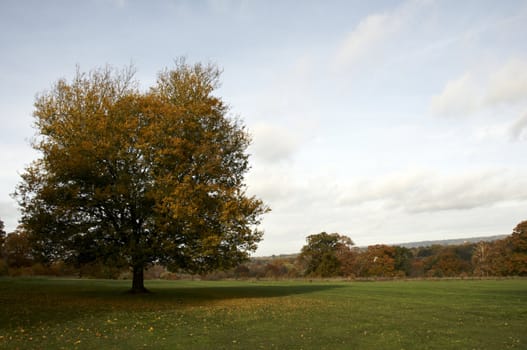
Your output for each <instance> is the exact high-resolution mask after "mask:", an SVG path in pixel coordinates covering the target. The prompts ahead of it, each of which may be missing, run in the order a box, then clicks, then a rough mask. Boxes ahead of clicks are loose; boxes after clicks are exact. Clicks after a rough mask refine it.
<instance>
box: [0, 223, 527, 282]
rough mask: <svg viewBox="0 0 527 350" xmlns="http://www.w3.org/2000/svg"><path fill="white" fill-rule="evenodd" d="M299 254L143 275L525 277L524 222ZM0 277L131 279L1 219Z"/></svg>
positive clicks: (327, 240) (310, 247)
mask: <svg viewBox="0 0 527 350" xmlns="http://www.w3.org/2000/svg"><path fill="white" fill-rule="evenodd" d="M306 241H307V242H306V245H305V246H304V247H303V248H302V250H301V252H300V253H299V254H292V255H282V256H272V257H265V258H263V257H261V258H252V259H251V260H250V261H248V262H246V263H243V264H240V265H238V266H237V267H235V268H230V269H228V270H225V271H216V272H209V273H206V274H202V275H186V274H184V272H183V271H181V272H179V273H178V272H175V273H174V272H169V271H168V270H167V269H166V268H165V267H164V266H162V265H159V264H151V265H150V266H149V267H148V269H147V270H146V272H145V278H147V279H148V278H164V279H178V278H202V279H288V278H332V277H340V278H352V279H354V278H356V279H361V278H441V277H504V276H527V221H523V222H521V223H519V224H518V225H517V226H516V227H515V228H514V230H513V232H512V234H510V235H508V236H507V237H505V238H504V239H500V240H495V241H491V242H487V241H481V242H478V243H465V244H458V245H439V244H434V245H431V246H425V247H416V248H406V247H402V246H391V245H384V244H378V245H371V246H368V247H364V248H363V247H356V246H355V245H354V243H353V241H352V240H351V239H350V238H349V237H347V236H345V235H340V234H338V233H326V232H321V233H319V234H314V235H310V236H308V237H307V240H306ZM0 244H1V257H2V259H0V275H11V276H20V275H55V276H64V275H69V276H71V275H76V276H79V277H96V278H131V272H130V271H129V269H128V268H127V267H126V266H119V265H111V264H108V263H103V262H101V261H91V262H90V263H85V264H83V263H80V262H79V261H55V262H53V263H49V262H46V260H45V259H43V257H42V256H39V255H38V253H37V252H38V251H37V250H34V249H33V247H32V244H31V240H30V239H29V237H28V235H27V234H26V233H25V232H23V231H17V232H13V233H10V234H6V233H5V231H4V228H3V222H1V220H0Z"/></svg>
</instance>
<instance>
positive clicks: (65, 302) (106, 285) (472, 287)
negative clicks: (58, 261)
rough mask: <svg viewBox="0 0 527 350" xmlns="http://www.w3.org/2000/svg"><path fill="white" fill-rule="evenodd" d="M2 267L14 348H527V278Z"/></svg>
mask: <svg viewBox="0 0 527 350" xmlns="http://www.w3.org/2000/svg"><path fill="white" fill-rule="evenodd" d="M146 285H147V287H148V288H149V289H150V290H151V291H152V292H153V293H152V294H148V295H139V296H138V295H129V294H126V291H127V289H128V288H129V287H130V281H103V280H75V279H71V280H68V279H44V278H31V279H0V348H2V349H61V348H64V349H142V348H149V349H509V348H511V349H527V280H519V279H517V280H500V281H493V280H484V281H460V280H457V281H411V282H410V281H396V282H313V283H310V282H308V281H306V282H297V281H295V282H198V281H195V282H192V281H175V282H169V281H147V283H146Z"/></svg>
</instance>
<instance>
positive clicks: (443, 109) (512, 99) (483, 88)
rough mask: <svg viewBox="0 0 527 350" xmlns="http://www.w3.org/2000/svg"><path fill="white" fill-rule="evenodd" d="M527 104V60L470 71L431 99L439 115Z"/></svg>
mask: <svg viewBox="0 0 527 350" xmlns="http://www.w3.org/2000/svg"><path fill="white" fill-rule="evenodd" d="M526 103H527V60H522V59H519V58H512V59H510V60H509V61H508V62H506V63H504V64H503V65H502V66H500V67H497V68H495V69H494V70H492V71H487V72H479V73H476V72H474V71H468V72H466V73H464V74H463V75H462V76H461V77H459V78H457V79H454V80H450V81H449V82H447V84H446V85H445V87H444V89H443V91H442V92H441V93H440V94H439V95H436V96H433V97H432V99H431V108H432V111H433V112H434V113H436V114H439V115H456V116H466V115H469V114H473V113H476V112H481V111H484V110H486V109H493V108H497V107H503V106H506V107H507V106H516V105H524V104H526Z"/></svg>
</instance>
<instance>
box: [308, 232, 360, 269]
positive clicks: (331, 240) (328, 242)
mask: <svg viewBox="0 0 527 350" xmlns="http://www.w3.org/2000/svg"><path fill="white" fill-rule="evenodd" d="M352 246H353V241H352V240H351V238H349V237H347V236H343V235H339V234H338V233H331V234H328V233H326V232H321V233H319V234H315V235H310V236H308V237H307V244H306V245H305V246H303V247H302V250H301V252H300V256H299V259H300V261H301V262H302V263H303V265H304V266H305V274H306V275H308V276H316V277H333V276H338V275H340V274H341V273H342V271H341V261H340V259H339V257H341V256H343V255H344V252H349V251H350V250H351V247H352Z"/></svg>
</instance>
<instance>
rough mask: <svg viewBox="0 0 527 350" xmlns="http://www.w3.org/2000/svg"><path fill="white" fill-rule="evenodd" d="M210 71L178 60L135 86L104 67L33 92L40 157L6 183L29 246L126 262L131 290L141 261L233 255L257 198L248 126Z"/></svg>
mask: <svg viewBox="0 0 527 350" xmlns="http://www.w3.org/2000/svg"><path fill="white" fill-rule="evenodd" d="M219 75H220V72H219V70H218V69H217V68H216V67H214V66H210V65H208V66H204V65H201V64H196V65H192V66H191V65H188V64H186V63H185V62H184V61H183V60H180V61H178V62H177V63H176V67H175V68H174V69H173V70H165V71H163V72H161V73H160V74H159V76H158V79H157V83H156V84H155V85H154V86H153V87H152V88H151V89H150V91H148V92H145V93H142V92H140V91H139V90H138V88H137V84H136V82H135V81H134V80H133V76H134V72H133V70H132V69H125V70H123V71H116V70H114V69H111V68H105V69H98V70H94V71H92V72H90V73H88V74H85V73H81V72H77V75H76V76H75V78H74V79H73V81H71V82H67V81H65V80H59V81H58V82H57V83H56V84H55V85H54V86H53V88H52V89H51V91H48V92H45V93H43V94H41V95H40V96H39V97H38V98H37V101H36V103H35V113H34V116H35V119H36V121H35V126H36V129H37V138H36V140H35V142H34V144H33V146H34V148H35V149H36V150H38V151H40V153H41V154H42V157H41V158H40V159H38V160H36V161H35V162H33V164H31V166H29V167H28V168H27V169H26V172H25V173H24V174H23V175H22V182H21V183H20V184H19V186H18V187H17V190H16V193H15V195H16V196H17V198H18V199H19V204H20V206H21V208H22V214H23V215H22V223H23V226H24V229H25V230H27V232H28V233H29V234H30V235H31V237H32V241H33V242H34V246H35V248H37V249H38V250H40V251H41V252H43V254H44V255H45V256H47V257H48V258H49V259H50V260H57V259H63V260H73V261H76V262H78V263H85V262H88V261H90V260H95V259H97V260H99V261H113V262H118V263H126V264H127V265H128V266H130V268H131V269H132V271H133V282H132V291H133V292H144V291H146V290H145V288H144V282H143V271H144V269H145V267H146V266H147V264H149V263H151V262H160V263H162V264H164V265H166V266H169V267H171V268H172V269H183V270H187V271H190V272H195V273H204V272H206V271H209V270H212V269H217V268H223V269H225V268H230V267H232V266H235V265H237V264H238V263H239V262H241V261H243V260H245V259H246V258H247V257H248V253H249V252H251V251H254V250H255V249H256V244H257V243H258V242H259V241H260V240H261V237H262V232H260V231H259V230H258V229H257V225H258V224H259V222H260V217H261V215H262V214H263V213H265V212H266V211H267V210H268V208H267V207H266V206H265V205H264V204H263V203H262V201H260V200H259V199H257V198H255V197H249V196H247V195H246V193H245V187H244V184H243V180H244V175H245V173H246V172H247V170H248V169H249V164H248V155H247V153H246V149H247V147H248V145H249V143H250V137H249V135H248V133H247V132H246V130H245V127H244V126H243V124H242V123H241V122H240V121H239V120H238V119H233V118H229V117H228V116H227V114H228V108H227V107H226V105H225V104H224V103H223V101H222V100H221V99H220V98H219V97H216V96H214V95H213V92H214V90H215V88H216V87H217V86H218V84H219Z"/></svg>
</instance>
